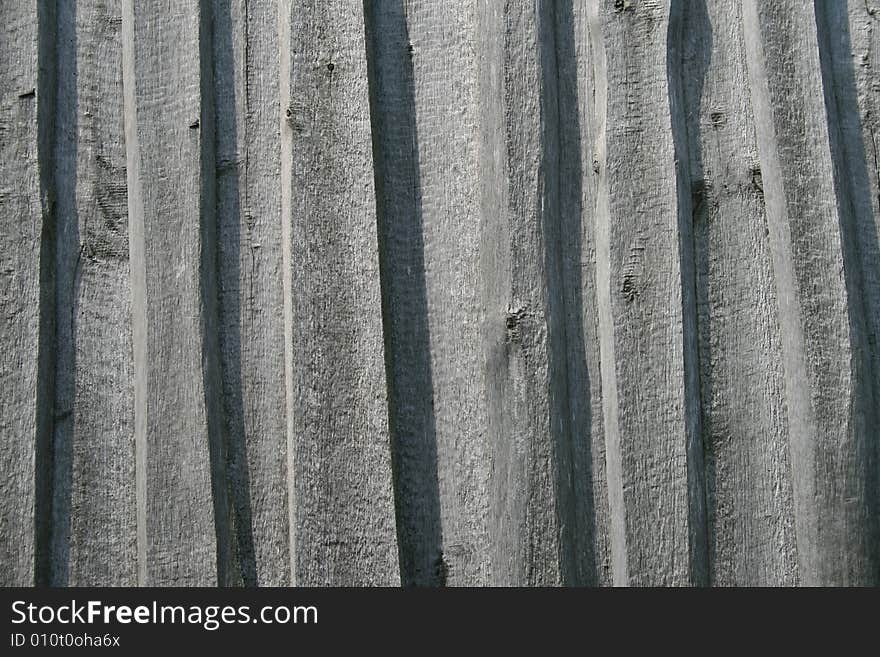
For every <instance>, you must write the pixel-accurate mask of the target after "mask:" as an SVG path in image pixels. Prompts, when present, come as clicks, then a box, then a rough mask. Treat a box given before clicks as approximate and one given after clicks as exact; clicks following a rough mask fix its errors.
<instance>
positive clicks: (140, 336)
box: [123, 0, 230, 586]
mask: <svg viewBox="0 0 880 657" xmlns="http://www.w3.org/2000/svg"><path fill="white" fill-rule="evenodd" d="M210 21H211V12H210V6H209V3H205V2H195V1H194V0H175V1H174V2H172V3H170V4H169V3H167V2H158V1H147V2H142V1H140V0H138V1H137V2H134V1H133V0H127V1H126V2H125V3H124V5H123V54H124V65H123V69H124V76H125V77H124V82H125V84H124V88H125V124H126V148H127V153H128V162H127V164H128V166H127V172H128V187H129V189H128V196H129V217H130V219H129V229H130V243H131V285H132V306H133V312H132V315H133V330H132V334H133V345H134V371H135V386H134V399H135V439H136V444H137V478H138V481H137V493H138V510H137V513H138V566H139V571H138V582H139V583H140V584H150V585H169V586H170V585H199V584H201V585H213V584H217V583H218V582H219V583H224V582H225V581H226V577H227V572H225V571H224V570H223V568H225V567H228V564H229V548H230V546H229V544H228V533H229V521H228V517H227V516H226V503H225V499H224V497H225V495H224V489H225V476H224V475H223V473H222V464H223V463H224V461H225V458H224V457H223V454H222V449H223V445H224V441H223V436H222V430H223V426H222V422H221V417H220V413H219V403H220V394H219V389H218V388H219V380H220V377H219V375H218V371H217V363H216V362H215V361H216V358H217V351H218V350H217V348H216V344H214V343H213V341H215V340H216V331H215V328H216V327H215V326H214V324H215V320H214V313H215V312H216V309H215V308H213V305H214V300H215V299H216V296H215V295H216V288H215V281H214V280H213V276H214V272H215V263H214V253H215V252H214V249H215V240H214V235H213V232H214V228H215V226H214V221H215V216H214V208H213V203H214V188H213V182H214V156H213V145H214V130H213V120H212V119H213V117H212V114H213V111H212V110H213V103H211V102H210V100H211V96H212V89H211V85H210V79H211V40H210V30H211V23H210ZM169 62H174V63H175V64H174V65H169ZM212 461H213V462H214V465H215V470H216V471H217V472H216V473H215V477H214V478H213V481H214V483H215V490H214V495H213V496H212V476H211V471H212V467H211V465H212ZM215 504H216V506H217V509H216V514H215ZM215 515H216V516H217V518H216V520H217V522H216V529H215ZM218 565H219V566H220V569H218Z"/></svg>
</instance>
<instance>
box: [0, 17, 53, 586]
mask: <svg viewBox="0 0 880 657" xmlns="http://www.w3.org/2000/svg"><path fill="white" fill-rule="evenodd" d="M53 20H54V18H53V17H52V16H51V15H47V13H45V12H44V14H43V16H38V10H37V3H36V2H4V3H2V4H0V24H2V25H3V26H4V35H3V38H2V39H0V89H2V100H0V341H2V349H0V440H2V447H0V498H2V500H3V503H2V505H0V583H2V584H3V585H4V586H29V585H32V584H34V583H35V582H36V581H38V580H41V579H43V581H45V580H44V578H45V573H40V572H36V570H35V566H36V565H37V562H38V561H41V562H42V561H43V559H44V557H43V555H37V554H36V553H37V550H38V548H40V546H38V545H37V544H36V537H37V534H40V535H41V540H43V541H45V539H46V538H47V536H48V532H47V530H48V522H49V518H48V512H49V509H48V506H47V505H46V500H47V499H48V494H49V489H48V487H47V485H48V479H47V478H46V474H47V472H48V467H49V463H48V462H46V456H47V454H46V452H47V450H48V444H49V441H50V439H51V438H50V434H51V397H50V395H51V379H47V376H46V375H47V372H46V370H45V369H42V371H41V368H40V367H39V364H38V363H39V360H40V354H39V353H38V350H39V349H40V342H41V340H40V335H41V330H43V331H44V334H43V338H44V341H43V345H44V348H45V345H46V342H45V338H47V337H48V338H51V324H49V326H48V327H47V326H45V324H46V322H45V321H44V322H41V311H42V312H43V313H45V312H46V311H47V308H48V310H49V312H51V280H50V281H49V283H50V284H49V286H48V287H47V286H45V285H44V286H41V275H40V274H41V271H40V270H41V260H42V259H43V258H48V259H49V260H48V262H43V265H44V266H45V267H48V268H51V258H52V256H53V254H52V252H51V245H52V241H51V237H52V228H53V227H52V223H51V197H50V196H49V189H48V184H47V183H48V179H49V174H48V171H47V166H48V157H49V155H50V153H49V152H48V150H47V147H48V135H47V134H46V131H40V130H39V129H38V114H39V117H40V118H41V119H44V120H45V118H46V117H47V116H48V117H51V116H52V114H53V109H52V105H51V93H50V92H49V90H51V73H52V69H51V65H50V66H49V67H47V68H46V69H45V70H44V76H46V75H48V76H50V77H49V79H46V78H45V77H44V76H40V78H39V79H38V64H39V63H45V62H43V61H41V60H44V57H41V56H40V52H39V44H38V33H39V28H40V26H41V25H44V24H47V23H48V24H51V23H52V21H53ZM43 45H44V46H45V42H44V43H43ZM41 247H42V248H41ZM44 319H45V318H44ZM38 407H39V408H38ZM38 479H39V488H40V490H37V488H38V486H37V481H38ZM41 523H43V527H40V525H41ZM42 549H45V546H42ZM40 568H43V569H44V568H45V563H41V564H40Z"/></svg>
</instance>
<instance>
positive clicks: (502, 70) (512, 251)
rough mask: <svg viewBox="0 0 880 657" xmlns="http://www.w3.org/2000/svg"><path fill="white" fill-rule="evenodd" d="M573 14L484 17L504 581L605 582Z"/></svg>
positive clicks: (493, 385) (554, 7) (484, 239)
mask: <svg viewBox="0 0 880 657" xmlns="http://www.w3.org/2000/svg"><path fill="white" fill-rule="evenodd" d="M573 20H574V16H573V9H572V6H571V4H570V3H562V4H561V5H560V4H559V3H537V4H535V5H534V6H517V5H515V4H514V3H509V4H506V5H503V6H502V5H499V4H492V3H486V4H485V5H483V6H482V12H481V24H480V34H481V35H484V36H483V41H482V44H483V45H482V46H481V48H482V51H483V57H484V61H483V62H482V67H483V70H484V71H486V72H487V73H486V75H485V81H484V83H483V85H482V87H481V102H482V103H483V117H484V121H483V124H482V135H481V143H482V151H481V164H482V166H483V167H484V169H485V170H484V175H483V179H482V185H483V188H482V193H483V196H482V209H481V210H482V219H481V222H482V223H481V270H482V279H483V280H482V287H483V290H482V294H483V299H482V303H483V304H484V312H485V319H484V339H483V340H484V341H483V345H484V349H485V359H486V364H485V367H486V388H487V395H488V405H489V419H488V427H487V428H488V432H489V441H490V452H491V458H492V479H491V488H490V514H491V515H490V535H491V540H492V546H491V549H492V574H491V577H492V580H491V581H492V582H493V583H497V584H520V585H524V584H541V585H548V584H585V583H591V582H595V581H596V580H597V579H598V574H597V549H596V536H597V535H598V533H599V531H604V529H602V530H597V528H596V509H595V507H596V499H595V497H594V495H593V491H594V480H593V475H592V469H593V466H594V463H595V459H594V449H593V447H592V444H591V443H592V439H593V435H592V428H591V427H592V426H593V425H592V423H591V420H590V419H589V418H588V415H587V414H588V412H589V411H588V409H589V408H592V407H593V406H592V399H591V397H592V392H593V390H594V388H593V387H592V386H591V382H590V381H591V380H590V376H591V375H590V372H589V369H588V368H589V363H588V360H587V350H588V349H590V350H592V349H594V348H595V344H593V343H587V336H589V335H590V333H589V331H586V332H585V331H584V323H583V322H584V308H585V307H587V308H588V307H589V305H590V303H591V299H592V298H594V289H593V288H592V278H591V276H592V275H591V274H590V273H587V274H586V275H585V274H584V272H583V270H582V266H583V263H584V260H585V259H586V260H587V262H589V258H588V256H587V257H585V255H584V252H583V251H584V248H585V247H584V244H583V241H582V240H583V237H582V235H581V231H582V230H583V224H582V221H583V219H582V217H583V216H584V211H583V205H582V204H583V203H584V198H585V190H584V188H583V186H582V185H583V169H582V151H583V147H582V144H581V139H582V134H583V133H582V131H581V128H580V125H579V121H580V117H579V116H578V112H579V99H578V91H577V87H576V83H575V82H574V80H573V79H572V78H574V79H576V74H575V75H572V71H571V69H570V68H568V67H569V66H571V64H570V63H569V61H566V60H572V59H574V57H575V53H574V52H573V50H574V48H573V43H574V37H573V34H572V31H573V29H574V25H573ZM569 277H571V278H569ZM585 283H586V287H584V284H585ZM585 299H586V302H585ZM593 353H595V351H593ZM593 375H594V376H597V375H598V372H595V373H594V374H593ZM597 384H598V376H597ZM599 490H600V492H603V493H604V489H603V487H600V488H599ZM602 497H604V494H603V495H602ZM602 497H600V498H599V499H600V502H601V501H602ZM600 558H603V560H604V557H600Z"/></svg>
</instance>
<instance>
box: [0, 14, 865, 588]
mask: <svg viewBox="0 0 880 657" xmlns="http://www.w3.org/2000/svg"><path fill="white" fill-rule="evenodd" d="M878 12H880V4H878V3H877V1H876V0H840V1H839V2H815V3H814V2H804V1H802V0H779V1H778V2H759V1H758V0H744V1H743V2H737V1H735V0H558V1H551V0H537V1H536V2H531V3H528V2H527V3H520V2H491V1H489V0H449V1H448V2H443V3H437V2H433V1H432V0H387V1H386V0H382V1H379V0H365V1H364V2H349V1H348V0H306V1H304V2H296V1H294V0H274V1H273V2H256V0H146V1H143V2H142V1H140V0H137V1H135V0H124V1H123V2H121V3H117V2H112V1H111V0H79V1H77V2H75V1H74V0H59V1H58V2H51V3H50V2H36V1H35V0H29V1H27V2H11V1H10V2H3V3H0V19H2V20H0V25H2V27H0V29H2V30H3V38H2V40H0V65H2V66H0V78H2V82H3V85H2V87H3V90H4V91H3V94H2V98H0V260H2V263H0V265H2V267H0V281H2V288H0V345H2V355H0V360H2V363H0V364H2V372H0V376H2V386H0V409H2V410H0V413H2V414H0V435H2V457H0V468H2V470H0V481H2V491H0V492H2V496H0V573H2V579H0V583H4V584H24V585H29V584H56V585H68V584H70V585H73V584H95V585H105V584H109V585H114V584H158V585H165V584H168V585H184V586H186V585H195V584H204V585H215V584H220V585H247V586H257V585H258V586H263V585H281V586H287V585H294V586H298V585H392V586H393V585H398V584H403V585H415V586H456V585H477V586H479V585H586V586H605V585H612V584H613V585H721V586H736V585H821V584H833V585H847V584H874V585H876V584H880V410H878V408H880V406H878V401H880V351H878V338H880V247H878V244H880V200H878V199H880V165H878V162H880V158H878V154H877V153H878V142H877V137H876V135H877V131H878V121H880V104H878V98H880V78H878V72H877V71H878V67H880V49H878V45H877V39H878V34H880V33H878V27H880V25H878V21H880V13H878Z"/></svg>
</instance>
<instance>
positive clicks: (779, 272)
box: [743, 1, 878, 585]
mask: <svg viewBox="0 0 880 657" xmlns="http://www.w3.org/2000/svg"><path fill="white" fill-rule="evenodd" d="M743 18H744V33H745V35H746V52H747V55H748V57H747V62H748V72H749V81H750V85H751V91H752V100H753V106H754V108H755V123H756V128H757V136H758V145H759V153H760V156H761V161H762V169H761V172H762V184H763V188H764V195H765V199H766V205H767V215H768V224H769V232H770V239H771V244H772V252H773V258H774V273H775V277H776V284H777V289H778V290H779V295H778V298H779V302H780V325H781V327H782V331H783V334H784V335H785V338H786V339H785V340H784V341H783V359H784V366H785V372H786V404H787V408H788V413H789V425H790V430H791V438H790V443H791V445H790V449H791V464H792V471H793V492H794V507H795V513H796V524H795V528H796V537H797V549H798V566H799V574H800V582H801V583H802V584H806V585H816V584H847V583H850V584H856V583H865V582H868V581H872V580H873V579H874V578H876V573H877V567H878V566H877V564H878V554H877V550H878V548H877V541H876V540H875V539H876V530H875V529H873V528H874V527H876V498H875V495H874V491H872V490H871V489H872V482H874V481H876V442H877V438H876V431H877V422H876V403H875V399H874V393H873V383H872V381H871V373H870V370H869V367H868V365H869V364H866V363H865V360H864V358H863V357H861V355H860V354H863V353H865V350H866V349H867V348H868V345H867V327H866V324H865V318H864V316H863V315H862V313H861V308H860V304H859V302H858V301H857V300H858V298H859V294H860V290H859V285H858V276H857V271H858V260H857V258H856V257H855V251H854V245H855V244H854V243H855V241H856V239H857V238H855V237H854V236H853V235H852V231H851V224H849V223H848V221H847V219H846V208H845V207H844V206H843V205H842V204H843V203H844V201H845V198H846V197H845V193H842V194H838V190H837V189H835V184H834V182H835V178H834V173H835V168H834V163H833V160H832V152H831V147H832V142H831V138H830V135H829V127H828V114H827V113H826V107H825V94H824V88H823V80H822V67H821V61H820V54H819V44H818V36H817V28H816V25H817V23H816V15H815V12H814V8H813V6H812V5H810V6H807V5H804V4H803V3H800V2H794V1H791V2H789V1H785V2H778V3H772V4H766V3H755V2H753V1H750V2H746V3H744V4H743ZM805 383H806V385H805ZM875 490H876V489H875Z"/></svg>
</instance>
